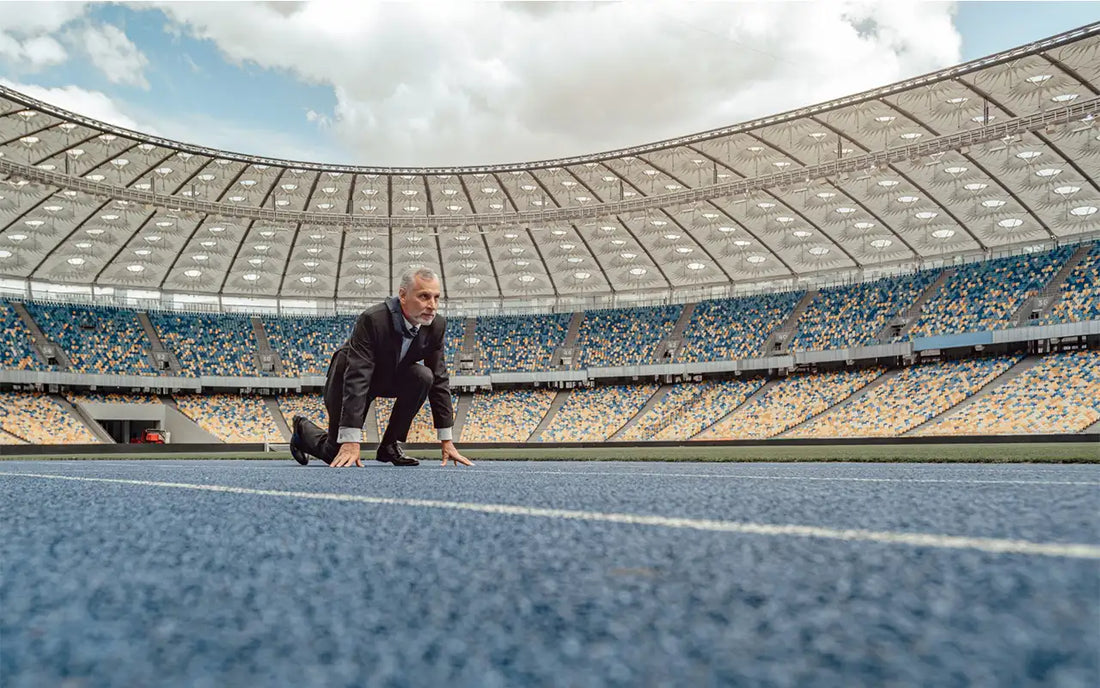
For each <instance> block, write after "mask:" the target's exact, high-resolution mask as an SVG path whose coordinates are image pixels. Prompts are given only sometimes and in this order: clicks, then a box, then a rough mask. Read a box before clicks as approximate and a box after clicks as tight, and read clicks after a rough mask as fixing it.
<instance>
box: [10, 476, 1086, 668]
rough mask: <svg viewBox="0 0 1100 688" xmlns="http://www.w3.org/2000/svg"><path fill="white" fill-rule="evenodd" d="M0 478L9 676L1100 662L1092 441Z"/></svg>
mask: <svg viewBox="0 0 1100 688" xmlns="http://www.w3.org/2000/svg"><path fill="white" fill-rule="evenodd" d="M16 474H23V475H16ZM41 475H57V476H65V477H67V478H95V479H102V480H106V481H108V482H99V481H86V480H58V479H49V478H44V477H35V476H41ZM110 481H123V482H110ZM125 481H137V482H136V483H135V482H125ZM147 483H157V484H147ZM161 483H170V484H161ZM187 486H191V487H187ZM210 486H221V487H223V488H235V489H236V490H237V491H232V490H230V491H224V490H223V491H214V490H213V489H212V488H211V487H210ZM271 492H278V493H283V492H295V493H299V494H296V495H294V496H287V495H284V494H271ZM0 495H2V499H0V524H2V525H0V567H2V568H0V610H2V613H0V684H3V685H4V686H10V687H12V688H14V687H18V686H35V687H37V686H56V685H64V686H67V687H99V686H147V685H158V686H211V687H214V686H217V687H221V686H245V685H265V686H267V685H295V686H305V685H323V686H326V687H335V686H358V685H366V684H370V685H383V686H426V685H449V686H505V685H508V686H519V685H522V686H537V685H547V686H599V685H622V686H638V685H763V686H792V685H813V686H855V685H934V686H1017V685H1019V686H1023V685H1046V686H1090V687H1091V686H1095V685H1100V642H1098V635H1097V632H1098V616H1097V613H1098V609H1100V584H1098V582H1100V559H1098V558H1097V553H1098V552H1100V515H1098V514H1100V467H1097V466H1087V465H1086V466H1080V465H1076V466H1073V465H1071V466H1055V465H1047V466H1037V465H942V464H940V465H914V464H904V465H896V464H894V465H888V464H863V463H860V464H787V463H784V464H665V463H602V462H601V463H598V464H593V463H550V462H532V463H513V462H502V463H493V462H481V463H479V464H478V466H476V467H475V468H474V469H465V470H463V469H455V468H448V469H440V468H439V467H437V466H434V465H427V464H426V465H423V466H421V467H419V468H415V469H397V468H393V467H389V466H382V465H379V464H372V465H369V466H368V467H367V468H364V469H353V470H333V469H328V468H326V467H324V466H320V465H313V466H309V467H306V468H301V467H298V466H297V465H296V464H293V463H292V462H289V461H287V462H257V461H248V462H232V461H226V462H220V461H203V462H190V463H189V462H186V461H175V462H173V461H101V462H87V461H79V462H77V461H74V462H58V461H50V462H14V461H13V462H5V463H4V464H0ZM364 498H365V499H364ZM385 500H391V501H388V502H387V501H385ZM411 500H426V501H411ZM456 505H468V506H470V507H472V508H467V507H461V508H460V507H459V506H456ZM483 505H499V506H496V507H485V506H483ZM494 509H496V511H494ZM574 512H583V514H582V515H580V516H577V515H575V513H574ZM616 515H642V516H647V517H655V518H650V519H648V520H644V519H643V520H644V522H627V521H624V520H623V519H619V520H616V518H618V516H616ZM611 516H614V518H609V517H611ZM715 522H717V523H719V524H726V526H729V524H733V525H734V526H737V528H742V530H737V528H734V529H733V530H729V529H727V530H722V529H717V530H714V529H712V530H707V529H706V528H702V527H700V524H703V523H715ZM746 524H749V525H753V526H754V527H756V526H760V528H757V530H755V531H751V532H749V531H746V530H744V529H743V527H744V526H745V525H746ZM726 526H723V527H726ZM780 526H811V527H814V528H818V529H820V532H821V533H823V534H824V535H820V536H819V535H812V534H807V532H817V531H800V530H798V529H784V528H781V527H780ZM731 527H732V526H731ZM854 529H855V530H859V531H865V532H870V533H872V534H878V535H876V536H875V537H880V536H881V537H880V539H878V540H875V539H871V540H867V539H859V538H858V537H857V534H855V533H850V532H849V531H851V530H854ZM750 530H751V529H750ZM845 533H848V534H847V535H846V534H845ZM911 534H926V535H931V536H934V537H932V538H931V539H929V540H928V542H927V543H925V544H914V543H912V542H910V541H909V540H906V536H907V535H911ZM951 538H956V539H951ZM971 542H973V543H978V544H977V545H975V546H969V545H968V544H967V543H971ZM982 542H993V543H1001V544H1004V543H1006V542H1008V543H1009V544H1008V545H1005V546H1006V547H1008V551H1001V552H996V551H987V550H985V549H983V548H982V547H981V546H978V545H980V543H982ZM1013 542H1025V543H1041V544H1044V545H1050V546H1059V547H1061V546H1065V547H1067V548H1069V547H1070V546H1079V547H1078V549H1076V550H1069V549H1067V551H1072V552H1075V553H1074V554H1068V555H1058V554H1036V553H1026V552H1024V551H1022V550H1021V551H1015V550H1013V549H1012V547H1015V546H1016V545H1012V544H1011V543H1013ZM950 543H955V544H950ZM998 546H1000V545H998Z"/></svg>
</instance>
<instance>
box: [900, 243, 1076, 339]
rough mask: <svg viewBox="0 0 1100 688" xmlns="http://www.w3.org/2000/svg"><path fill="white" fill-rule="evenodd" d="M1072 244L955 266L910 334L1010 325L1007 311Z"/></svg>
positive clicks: (1044, 279)
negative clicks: (1051, 249) (1039, 251)
mask: <svg viewBox="0 0 1100 688" xmlns="http://www.w3.org/2000/svg"><path fill="white" fill-rule="evenodd" d="M1073 251H1074V247H1072V246H1063V247H1061V248H1057V249H1055V250H1053V251H1043V252H1041V253H1031V254H1026V255H1022V256H1011V257H1008V258H998V259H995V260H989V261H982V262H978V263H970V264H967V265H963V266H961V267H959V268H958V270H957V271H956V272H955V274H954V275H953V276H952V277H950V278H948V280H947V281H946V282H944V284H943V286H942V287H940V290H939V292H938V293H937V294H936V295H935V296H934V297H933V298H932V299H931V300H929V301H928V302H927V303H925V304H924V307H923V308H922V312H921V316H920V318H919V319H918V320H917V322H916V324H915V325H914V326H913V329H912V330H911V331H910V333H909V336H910V337H911V338H917V337H929V336H932V335H939V334H949V333H955V332H984V331H986V330H995V329H1003V328H1005V327H1009V326H1011V325H1012V322H1011V317H1012V315H1013V314H1014V313H1015V312H1016V311H1017V310H1018V309H1019V308H1020V306H1022V305H1023V303H1024V301H1026V300H1027V299H1029V298H1031V297H1032V296H1035V295H1036V294H1038V293H1039V292H1040V291H1042V289H1043V287H1045V286H1046V285H1047V283H1048V282H1050V280H1051V278H1052V277H1054V274H1055V273H1056V272H1058V270H1059V269H1060V268H1061V267H1062V265H1063V264H1064V263H1065V262H1066V260H1067V259H1068V258H1069V257H1070V255H1072V254H1073Z"/></svg>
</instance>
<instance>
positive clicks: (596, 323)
mask: <svg viewBox="0 0 1100 688" xmlns="http://www.w3.org/2000/svg"><path fill="white" fill-rule="evenodd" d="M682 309H683V306H680V305H676V306H655V307H652V308H615V309H609V310H600V311H587V312H585V314H584V320H582V321H581V327H580V332H579V334H578V338H577V346H578V347H579V349H580V358H579V361H578V363H579V365H580V367H582V368H584V367H588V368H592V367H600V366H626V365H641V364H645V363H652V362H653V357H654V356H655V355H656V351H657V346H658V345H659V344H660V343H661V341H662V340H663V339H664V338H665V337H667V336H668V334H669V333H670V332H671V331H672V326H673V325H675V324H676V319H677V318H679V317H680V311H681V310H682Z"/></svg>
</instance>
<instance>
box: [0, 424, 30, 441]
mask: <svg viewBox="0 0 1100 688" xmlns="http://www.w3.org/2000/svg"><path fill="white" fill-rule="evenodd" d="M0 444H27V442H25V441H23V440H21V439H19V438H18V437H16V436H15V435H13V434H11V433H10V432H7V431H6V430H4V429H3V428H2V427H0Z"/></svg>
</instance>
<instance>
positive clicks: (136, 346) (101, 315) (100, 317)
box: [26, 302, 157, 375]
mask: <svg viewBox="0 0 1100 688" xmlns="http://www.w3.org/2000/svg"><path fill="white" fill-rule="evenodd" d="M26 307H27V312H28V313H30V314H31V317H32V318H34V321H35V322H36V323H38V326H39V327H40V328H41V329H42V332H43V334H45V335H46V337H48V338H49V339H50V340H51V341H53V342H54V343H55V344H57V345H58V346H60V347H61V349H62V350H63V351H64V352H65V353H66V354H67V355H68V357H69V364H70V366H69V367H70V368H71V370H72V371H73V372H74V373H100V374H111V373H114V374H119V375H157V371H156V370H155V369H154V368H153V366H152V363H151V362H150V360H149V351H150V350H151V349H152V345H151V344H150V343H149V341H148V340H147V339H146V337H145V331H144V330H143V329H142V327H141V323H140V322H138V319H137V314H136V313H135V312H134V311H132V310H125V309H119V308H107V307H97V306H61V305H56V304H46V303H35V302H28V303H27V304H26Z"/></svg>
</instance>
